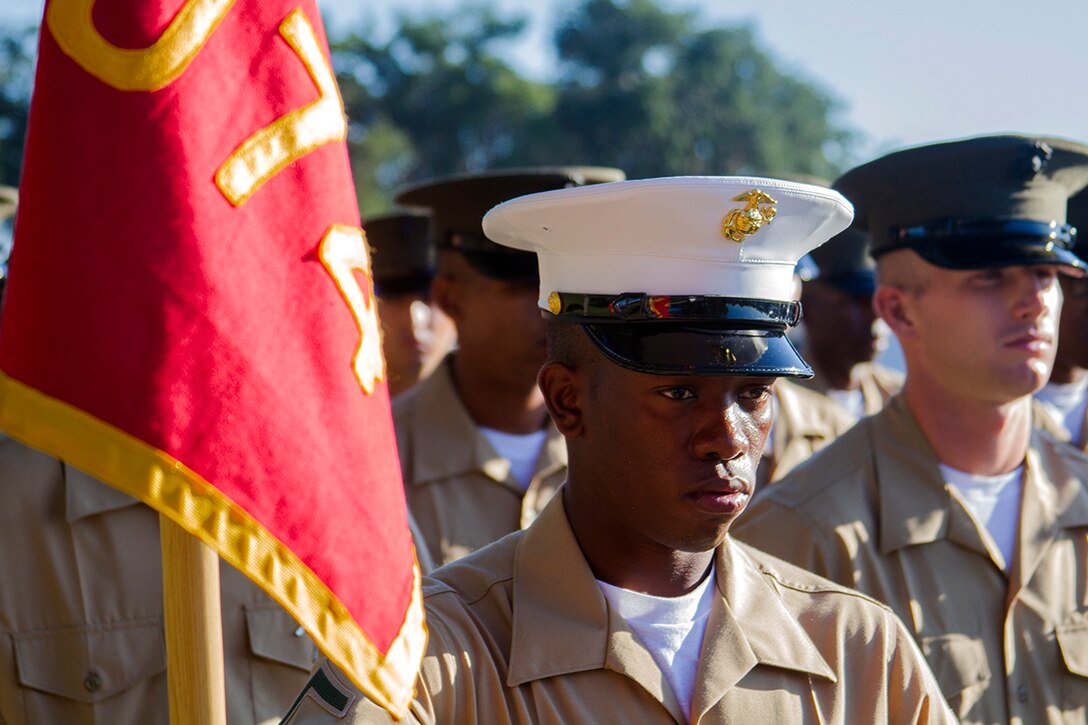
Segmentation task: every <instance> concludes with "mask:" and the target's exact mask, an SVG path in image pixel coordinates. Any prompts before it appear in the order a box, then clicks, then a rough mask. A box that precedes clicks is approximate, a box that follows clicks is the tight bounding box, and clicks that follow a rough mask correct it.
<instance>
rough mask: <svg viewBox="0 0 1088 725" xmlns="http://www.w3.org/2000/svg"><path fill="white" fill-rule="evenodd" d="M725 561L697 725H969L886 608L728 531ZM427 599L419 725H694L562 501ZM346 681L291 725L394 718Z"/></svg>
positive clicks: (307, 695)
mask: <svg viewBox="0 0 1088 725" xmlns="http://www.w3.org/2000/svg"><path fill="white" fill-rule="evenodd" d="M716 557H717V558H716V568H715V572H716V582H715V584H716V586H717V594H718V596H717V597H716V598H715V600H714V603H713V606H712V609H711V613H710V617H709V621H708V623H707V627H706V634H705V636H704V639H703V645H702V652H701V655H700V664H699V669H698V672H697V674H696V681H695V688H694V694H693V697H692V703H691V704H692V720H691V722H693V723H753V724H756V723H789V724H790V725H795V724H803V723H850V724H851V725H852V724H854V723H878V722H879V723H885V722H888V723H908V722H909V723H918V722H923V723H951V722H954V720H953V718H952V715H951V713H950V712H948V711H947V707H946V705H945V704H944V701H943V700H942V699H941V696H940V693H939V691H938V690H937V686H936V682H935V681H934V680H933V678H932V675H931V674H930V672H929V670H928V669H927V668H926V666H925V663H924V661H923V660H922V657H921V654H920V653H919V652H918V650H917V648H916V646H915V645H914V643H913V642H912V641H911V639H910V635H909V634H908V633H907V632H906V630H905V629H904V627H903V625H902V623H901V622H899V621H898V620H897V619H896V617H895V616H894V615H893V614H892V613H891V612H890V611H889V610H887V609H886V608H885V607H883V606H880V605H878V604H876V603H875V602H873V601H872V600H871V599H869V598H867V597H864V596H862V595H860V594H858V593H857V592H852V591H849V590H846V589H843V588H841V587H838V586H836V585H834V584H831V583H830V582H828V581H826V580H823V579H819V578H818V577H815V576H813V575H811V574H809V573H808V572H805V571H801V570H800V569H797V568H796V567H793V566H790V565H788V564H785V563H784V562H780V561H777V560H775V559H772V558H770V557H768V556H766V555H764V554H762V553H760V552H757V551H755V550H752V549H750V548H748V547H745V546H744V545H742V544H737V543H735V542H733V541H731V540H730V539H728V538H727V539H726V540H725V542H724V543H723V544H722V545H721V546H720V547H719V549H718V551H717V552H716ZM424 606H425V608H426V613H427V626H428V629H429V631H430V640H429V641H428V645H427V654H426V656H425V658H424V661H423V667H422V669H421V672H420V677H419V680H418V682H417V687H416V699H415V700H414V701H413V703H412V706H411V713H410V715H409V718H408V722H419V723H477V722H479V723H488V724H489V725H502V724H503V723H548V724H551V725H562V724H566V725H570V724H572V723H637V724H638V725H653V724H654V723H682V722H685V719H684V715H683V712H682V710H681V709H680V706H679V704H678V703H677V700H676V697H675V696H674V695H673V693H672V691H671V690H670V688H669V686H668V684H667V682H666V679H665V676H664V674H663V673H662V672H661V670H660V669H659V668H658V666H657V664H656V663H655V662H654V659H653V656H652V655H651V654H650V652H649V651H648V650H647V649H646V648H645V647H644V646H643V645H642V644H641V642H640V641H639V639H638V636H637V635H636V634H635V633H634V632H633V630H632V629H631V628H630V627H629V626H628V624H627V623H626V621H625V620H623V619H622V618H621V617H620V616H619V615H618V614H617V613H616V612H615V611H614V610H612V609H611V607H610V606H609V605H608V604H607V602H606V600H605V598H604V595H603V594H602V593H601V590H600V586H599V585H598V583H597V581H596V580H595V579H594V576H593V573H592V571H591V570H590V568H589V565H588V563H587V562H586V560H585V557H584V556H583V555H582V552H581V550H580V549H579V548H578V543H577V541H576V540H575V538H574V534H573V532H572V531H571V529H570V525H569V524H568V523H567V516H566V510H565V509H564V506H563V502H562V498H561V497H559V496H557V497H556V498H555V499H553V501H552V503H551V504H550V505H549V506H548V507H547V508H546V509H545V510H544V512H543V513H541V515H540V517H539V518H538V519H537V520H536V522H535V523H534V524H533V525H532V526H531V527H530V528H529V529H528V530H526V531H522V532H518V533H516V534H513V535H511V536H508V537H506V538H504V539H503V540H501V541H500V542H498V543H496V544H494V545H492V546H490V547H487V548H486V549H483V550H481V551H478V552H476V553H475V554H473V555H471V556H469V557H466V558H464V559H462V560H461V561H459V562H455V563H454V564H451V565H449V566H446V567H444V568H442V569H440V570H439V571H438V572H436V574H435V576H434V578H433V579H429V580H427V583H426V584H425V592H424ZM345 682H346V680H345V679H344V678H343V677H342V676H341V675H339V674H338V673H337V672H336V671H335V670H334V669H333V668H331V667H329V666H328V665H327V664H325V665H323V666H322V668H321V669H319V670H318V671H317V672H316V673H315V678H314V680H312V682H311V685H310V686H309V687H308V688H307V689H306V690H305V691H304V694H303V695H302V696H301V697H300V698H299V700H298V701H297V704H296V706H295V708H294V709H293V711H292V713H291V715H289V716H288V718H287V719H286V720H285V723H291V724H292V725H302V724H303V723H305V724H306V725H315V724H316V723H332V722H338V721H344V722H351V723H390V722H392V719H391V718H390V716H389V715H388V714H386V713H385V712H384V711H382V710H380V709H378V708H377V707H376V706H374V705H373V704H371V703H370V702H369V701H367V700H365V699H363V697H362V696H361V695H359V693H358V692H357V691H356V690H355V689H354V688H352V687H350V686H348V685H346V684H345ZM322 692H324V693H325V695H324V696H323V695H322V694H321V693H322Z"/></svg>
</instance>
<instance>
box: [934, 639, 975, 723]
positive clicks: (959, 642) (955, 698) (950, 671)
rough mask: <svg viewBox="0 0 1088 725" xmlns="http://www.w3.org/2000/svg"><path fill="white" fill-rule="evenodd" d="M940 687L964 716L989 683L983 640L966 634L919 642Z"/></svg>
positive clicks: (954, 709)
mask: <svg viewBox="0 0 1088 725" xmlns="http://www.w3.org/2000/svg"><path fill="white" fill-rule="evenodd" d="M919 644H920V646H921V649H922V654H924V655H925V658H926V661H927V662H928V663H929V668H930V669H931V670H933V676H934V678H936V680H937V685H938V686H939V687H940V688H941V692H942V693H943V694H944V696H945V699H946V700H948V704H949V706H950V707H951V708H952V710H953V711H955V713H956V715H957V716H958V717H961V718H962V717H964V716H965V715H966V714H967V712H968V711H969V710H970V709H971V708H972V707H974V705H975V703H977V702H978V701H979V699H980V698H981V697H982V694H983V692H984V691H985V690H986V687H987V686H988V685H989V683H990V677H991V674H990V663H989V661H988V660H987V659H986V647H985V645H983V643H982V640H981V639H978V638H976V637H969V636H967V635H965V634H944V635H940V636H936V637H922V638H921V641H920V642H919Z"/></svg>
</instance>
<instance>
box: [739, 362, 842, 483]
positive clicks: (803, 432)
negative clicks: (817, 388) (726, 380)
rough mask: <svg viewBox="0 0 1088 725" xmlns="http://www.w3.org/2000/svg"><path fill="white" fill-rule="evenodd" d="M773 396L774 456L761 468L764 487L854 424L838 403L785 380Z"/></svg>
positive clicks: (776, 387) (779, 382)
mask: <svg viewBox="0 0 1088 725" xmlns="http://www.w3.org/2000/svg"><path fill="white" fill-rule="evenodd" d="M774 394H775V415H774V427H773V428H772V429H771V453H772V455H770V456H765V457H764V460H763V461H762V462H761V464H760V473H759V475H760V480H759V483H760V484H761V485H763V484H766V483H773V482H775V481H777V480H778V479H780V478H782V477H783V476H785V475H786V474H787V473H789V472H790V471H791V470H793V469H794V468H795V467H797V466H798V465H800V464H801V463H804V462H805V461H807V460H808V459H809V458H810V457H811V456H812V454H813V453H815V452H816V451H818V450H820V449H821V448H823V447H824V446H826V445H827V444H828V443H830V442H831V441H833V440H835V439H836V438H838V437H839V435H841V434H842V433H845V432H846V431H847V429H849V428H850V426H852V425H853V424H854V419H853V418H852V417H851V416H850V414H849V413H847V412H846V411H845V410H844V409H843V408H842V407H841V406H839V405H838V404H837V403H835V401H833V400H831V399H830V398H825V397H824V396H822V395H819V394H817V393H814V392H812V391H811V390H806V389H805V388H802V387H800V386H798V385H795V384H793V383H790V382H788V381H786V380H778V381H777V382H776V383H775V387H774Z"/></svg>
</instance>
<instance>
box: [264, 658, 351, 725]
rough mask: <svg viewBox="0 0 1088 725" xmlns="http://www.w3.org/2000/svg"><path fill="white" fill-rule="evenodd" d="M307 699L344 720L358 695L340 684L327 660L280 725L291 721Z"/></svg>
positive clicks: (303, 689)
mask: <svg viewBox="0 0 1088 725" xmlns="http://www.w3.org/2000/svg"><path fill="white" fill-rule="evenodd" d="M306 698H310V699H312V700H313V701H314V702H316V703H317V704H318V705H320V706H321V707H322V708H323V709H325V710H326V711H327V712H328V713H329V714H330V715H332V716H333V717H335V718H337V719H343V718H344V716H345V715H347V714H348V710H349V709H350V708H351V705H352V703H354V702H355V698H356V693H355V692H354V691H352V690H351V689H349V688H348V687H346V686H344V685H342V684H340V682H339V680H338V679H337V677H336V675H335V674H333V673H332V672H331V670H330V669H329V662H328V660H325V661H323V662H322V663H321V666H320V667H319V668H318V669H317V670H316V671H315V672H314V674H313V675H312V676H311V677H310V680H309V682H307V683H306V686H305V687H304V688H302V692H300V693H299V695H298V697H296V698H295V701H294V702H293V703H291V709H289V710H288V711H287V714H286V715H285V716H284V718H283V720H281V721H280V725H284V724H285V723H289V722H290V721H291V717H292V716H293V715H294V714H295V711H296V710H298V708H299V706H300V705H301V704H302V702H303V701H304V700H305V699H306Z"/></svg>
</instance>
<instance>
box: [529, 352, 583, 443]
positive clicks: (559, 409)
mask: <svg viewBox="0 0 1088 725" xmlns="http://www.w3.org/2000/svg"><path fill="white" fill-rule="evenodd" d="M584 382H585V375H584V374H583V373H580V372H579V371H578V370H575V369H574V368H571V367H568V366H566V365H564V364H563V363H558V362H549V363H545V365H544V367H542V368H541V369H540V372H539V373H538V374H537V378H536V384H537V386H539V387H540V392H542V393H543V394H544V404H545V405H547V406H548V414H549V415H551V417H552V420H553V421H554V422H555V427H556V428H558V429H559V432H560V433H562V434H563V436H564V437H565V438H577V437H579V436H580V435H582V427H583V421H582V390H583V385H584Z"/></svg>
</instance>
